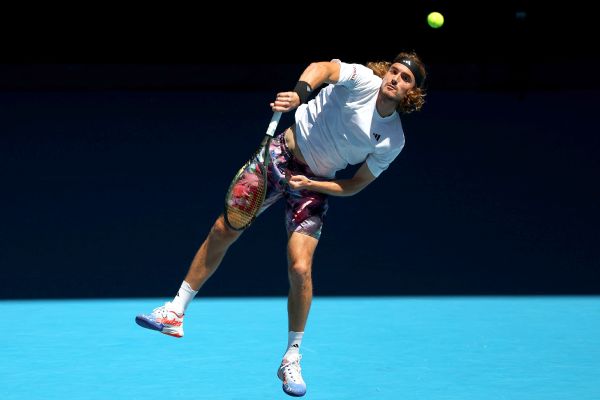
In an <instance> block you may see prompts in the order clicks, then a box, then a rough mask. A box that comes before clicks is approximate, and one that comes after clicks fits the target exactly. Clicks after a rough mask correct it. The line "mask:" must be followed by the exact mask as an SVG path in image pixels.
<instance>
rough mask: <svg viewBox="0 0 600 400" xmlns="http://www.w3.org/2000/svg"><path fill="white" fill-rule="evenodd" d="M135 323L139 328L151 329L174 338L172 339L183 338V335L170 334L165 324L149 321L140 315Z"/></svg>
mask: <svg viewBox="0 0 600 400" xmlns="http://www.w3.org/2000/svg"><path fill="white" fill-rule="evenodd" d="M135 323H136V324H138V325H139V326H141V327H142V328H146V329H151V330H153V331H158V332H160V333H162V334H164V335H168V336H172V337H176V338H182V337H183V335H181V334H179V333H172V332H169V331H168V330H166V329H168V327H166V326H165V325H164V324H161V323H159V322H154V321H152V320H149V319H147V318H146V317H144V316H143V315H138V316H137V317H135Z"/></svg>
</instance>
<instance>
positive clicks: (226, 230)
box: [210, 215, 243, 243]
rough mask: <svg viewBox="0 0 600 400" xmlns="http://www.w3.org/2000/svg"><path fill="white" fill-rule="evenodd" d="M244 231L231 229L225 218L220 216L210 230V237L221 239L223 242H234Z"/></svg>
mask: <svg viewBox="0 0 600 400" xmlns="http://www.w3.org/2000/svg"><path fill="white" fill-rule="evenodd" d="M242 232H243V231H236V230H233V229H231V228H230V227H229V226H227V224H226V223H225V218H223V216H222V215H221V216H219V218H217V221H216V222H215V223H214V225H213V226H212V228H211V230H210V237H211V239H213V240H219V241H223V242H228V243H233V242H235V241H236V240H237V238H239V237H240V236H241V234H242Z"/></svg>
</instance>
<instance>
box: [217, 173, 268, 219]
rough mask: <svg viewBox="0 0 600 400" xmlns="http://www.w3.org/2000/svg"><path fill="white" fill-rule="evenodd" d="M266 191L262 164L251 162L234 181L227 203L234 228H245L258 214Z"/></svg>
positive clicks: (227, 211)
mask: <svg viewBox="0 0 600 400" xmlns="http://www.w3.org/2000/svg"><path fill="white" fill-rule="evenodd" d="M265 193H266V177H265V171H264V167H263V166H262V164H260V163H257V162H250V164H248V165H247V166H246V167H245V168H244V169H243V170H242V171H241V172H240V173H239V174H238V176H237V179H236V180H234V182H233V183H232V186H231V189H230V193H229V195H228V198H227V203H226V213H227V220H228V222H229V224H230V225H231V227H232V228H234V229H243V228H245V227H246V226H248V225H249V224H250V223H251V222H252V220H253V219H254V217H255V216H256V215H257V214H258V212H259V210H260V207H261V206H262V203H263V200H264V197H265Z"/></svg>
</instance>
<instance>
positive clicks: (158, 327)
mask: <svg viewBox="0 0 600 400" xmlns="http://www.w3.org/2000/svg"><path fill="white" fill-rule="evenodd" d="M135 322H136V324H138V325H139V326H141V327H142V328H146V329H152V330H153V331H159V332H161V331H162V330H163V328H164V327H165V326H164V325H163V324H160V323H158V322H154V321H150V320H148V319H146V318H145V317H144V316H143V315H138V316H137V317H135Z"/></svg>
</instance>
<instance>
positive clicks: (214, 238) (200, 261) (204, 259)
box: [185, 215, 242, 291]
mask: <svg viewBox="0 0 600 400" xmlns="http://www.w3.org/2000/svg"><path fill="white" fill-rule="evenodd" d="M241 234H242V232H241V231H234V230H232V229H231V228H229V227H228V226H227V224H226V223H225V218H224V217H223V215H221V216H219V218H217V221H216V222H215V223H214V225H213V227H212V228H211V230H210V232H209V234H208V237H207V238H206V240H205V241H204V243H202V245H201V246H200V249H198V252H197V253H196V256H195V257H194V259H193V260H192V263H191V265H190V268H189V270H188V273H187V275H186V276H185V281H186V282H187V283H188V284H189V285H190V287H191V288H192V289H193V290H195V291H198V290H199V289H200V288H201V287H202V285H204V283H205V282H206V281H207V280H208V278H210V277H211V276H212V274H213V273H214V272H215V271H216V270H217V268H218V267H219V265H220V264H221V261H222V260H223V257H224V256H225V253H226V252H227V250H228V249H229V246H231V245H232V244H233V242H235V241H236V240H237V238H239V237H240V235H241Z"/></svg>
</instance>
